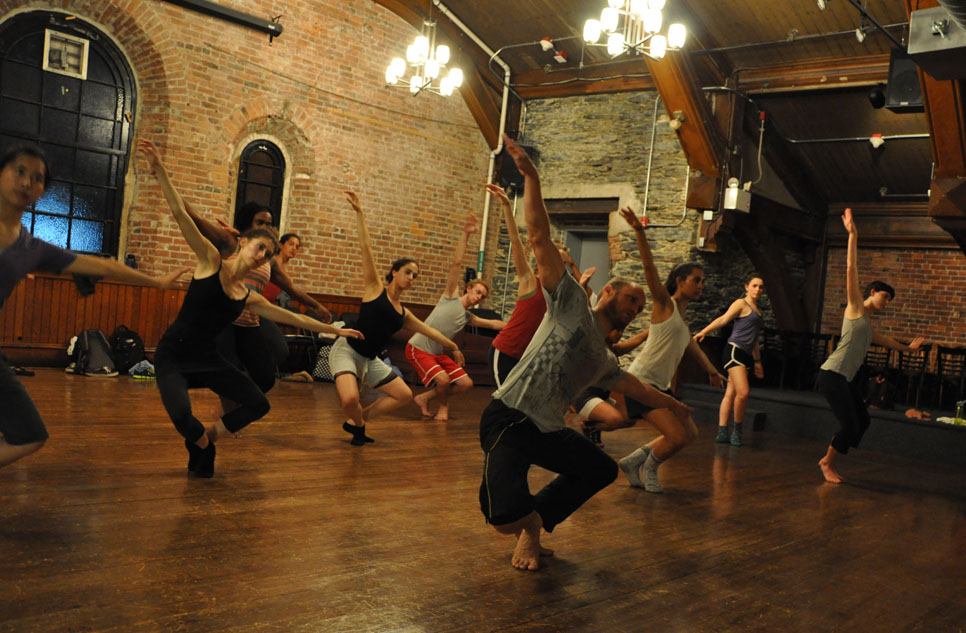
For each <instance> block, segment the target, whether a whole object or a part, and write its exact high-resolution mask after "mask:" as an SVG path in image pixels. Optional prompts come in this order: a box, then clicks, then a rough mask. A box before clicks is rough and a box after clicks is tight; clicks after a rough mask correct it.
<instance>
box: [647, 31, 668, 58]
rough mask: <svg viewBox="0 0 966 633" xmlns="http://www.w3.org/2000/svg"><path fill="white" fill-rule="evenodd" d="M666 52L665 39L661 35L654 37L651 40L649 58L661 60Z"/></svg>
mask: <svg viewBox="0 0 966 633" xmlns="http://www.w3.org/2000/svg"><path fill="white" fill-rule="evenodd" d="M666 51H667V39H666V38H665V37H664V36H663V35H655V36H654V37H652V38H651V49H650V52H651V57H654V58H655V59H661V58H662V57H664V53H665V52H666Z"/></svg>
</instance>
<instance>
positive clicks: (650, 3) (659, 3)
mask: <svg viewBox="0 0 966 633" xmlns="http://www.w3.org/2000/svg"><path fill="white" fill-rule="evenodd" d="M664 3H665V0H647V8H648V9H657V10H658V11H660V10H661V9H663V8H664Z"/></svg>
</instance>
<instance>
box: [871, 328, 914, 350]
mask: <svg viewBox="0 0 966 633" xmlns="http://www.w3.org/2000/svg"><path fill="white" fill-rule="evenodd" d="M872 342H873V343H874V344H875V345H882V346H883V347H888V348H889V349H895V350H899V351H900V352H914V351H916V350H917V349H919V346H921V345H922V344H923V343H925V342H926V339H925V337H923V336H918V337H916V338H914V339H912V341H911V342H910V343H909V344H908V345H906V344H905V343H900V342H899V341H897V340H896V339H894V338H892V337H891V336H886V335H885V334H879V333H878V332H873V333H872Z"/></svg>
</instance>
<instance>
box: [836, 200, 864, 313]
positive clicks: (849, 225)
mask: <svg viewBox="0 0 966 633" xmlns="http://www.w3.org/2000/svg"><path fill="white" fill-rule="evenodd" d="M842 224H844V225H845V230H846V231H848V232H849V248H848V254H847V256H846V257H847V259H846V265H845V290H846V295H847V296H848V301H849V302H848V305H847V306H846V307H845V318H847V319H857V318H859V317H860V316H862V315H863V314H865V306H864V305H863V301H865V297H863V296H862V289H861V288H860V287H859V263H858V261H859V252H858V251H859V233H858V231H857V230H856V229H855V222H853V221H852V209H846V210H845V212H844V213H843V214H842Z"/></svg>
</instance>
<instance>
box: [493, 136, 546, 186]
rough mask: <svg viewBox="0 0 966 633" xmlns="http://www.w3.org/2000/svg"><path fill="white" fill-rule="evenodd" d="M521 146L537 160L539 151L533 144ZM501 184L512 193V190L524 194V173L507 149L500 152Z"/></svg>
mask: <svg viewBox="0 0 966 633" xmlns="http://www.w3.org/2000/svg"><path fill="white" fill-rule="evenodd" d="M520 147H521V148H522V149H523V151H525V152H526V153H527V156H529V157H530V158H531V159H532V160H533V161H534V162H536V161H537V156H538V155H539V152H537V150H536V149H535V148H534V147H533V146H532V145H520ZM500 186H501V187H503V188H504V189H505V190H506V191H507V193H508V194H509V193H511V190H512V193H515V194H516V195H522V194H523V174H521V173H520V170H518V169H517V165H516V163H514V162H513V159H512V158H511V157H510V155H509V154H507V153H506V150H505V149H504V150H503V151H502V152H501V153H500Z"/></svg>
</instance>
